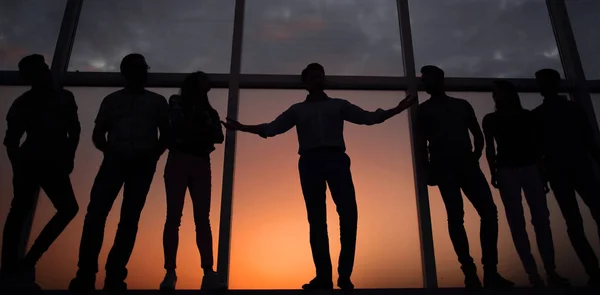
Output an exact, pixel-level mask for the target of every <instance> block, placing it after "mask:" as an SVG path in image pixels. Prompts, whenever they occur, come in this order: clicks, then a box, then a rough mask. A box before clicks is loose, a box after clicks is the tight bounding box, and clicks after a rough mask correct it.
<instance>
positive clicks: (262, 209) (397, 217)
mask: <svg viewBox="0 0 600 295" xmlns="http://www.w3.org/2000/svg"><path fill="white" fill-rule="evenodd" d="M329 95H331V96H334V97H342V98H345V99H347V100H349V101H351V102H352V103H355V104H357V105H359V106H361V107H363V108H365V109H367V110H375V109H377V108H379V107H382V108H391V107H394V106H395V105H397V103H398V101H399V100H400V99H401V98H402V97H404V93H403V92H375V91H373V92H370V91H330V92H329ZM304 97H305V92H304V91H296V90H243V91H242V93H241V101H240V120H241V121H242V122H245V123H248V124H255V123H261V122H265V121H268V120H272V119H274V118H275V117H276V116H277V115H279V114H280V113H281V112H283V111H284V110H286V109H287V108H288V107H289V106H291V105H292V104H293V103H296V102H299V101H301V100H304ZM345 138H346V144H347V149H348V151H347V152H348V155H349V156H350V158H351V159H352V172H353V179H354V185H355V188H356V195H357V202H358V212H359V213H358V215H359V219H358V239H357V252H356V261H355V267H354V272H353V280H354V283H355V284H356V286H357V288H394V287H396V288H397V287H405V288H409V287H413V288H420V287H422V272H421V255H420V253H421V252H420V251H421V250H420V243H419V234H418V223H417V210H416V208H417V207H416V198H415V190H414V180H413V170H412V160H411V146H410V137H409V129H408V118H407V115H406V113H403V114H401V115H399V116H398V117H396V118H393V119H390V120H389V121H388V122H385V123H383V124H381V125H376V126H370V127H365V126H357V125H353V124H350V123H347V124H346V126H345ZM297 149H298V142H297V136H296V134H295V132H294V131H293V130H290V131H288V132H287V133H286V134H283V135H280V136H277V137H275V138H271V139H268V140H264V139H262V138H260V137H258V136H253V135H248V134H243V133H240V134H238V150H237V155H236V171H235V172H236V175H235V187H234V202H233V203H234V208H233V227H232V231H233V233H232V249H231V273H230V288H232V289H298V288H300V286H302V284H304V283H306V282H308V281H309V280H310V279H312V278H313V277H314V275H315V269H314V265H313V260H312V256H311V251H310V246H309V227H308V221H307V217H306V207H305V204H304V199H303V196H302V192H301V188H300V180H299V175H298V158H299V156H298V154H297ZM327 208H328V209H327V219H328V221H329V227H328V228H329V240H330V248H331V257H332V262H333V269H334V272H335V273H334V278H335V277H337V272H336V271H335V270H336V269H337V259H338V255H339V251H340V243H339V227H338V225H339V222H338V215H337V213H336V211H335V205H334V204H333V201H332V200H331V196H330V195H329V193H328V196H327Z"/></svg>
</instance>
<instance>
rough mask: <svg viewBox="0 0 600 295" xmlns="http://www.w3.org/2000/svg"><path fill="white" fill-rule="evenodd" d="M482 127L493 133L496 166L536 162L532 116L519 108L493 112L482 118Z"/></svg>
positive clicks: (515, 165) (522, 164) (512, 165)
mask: <svg viewBox="0 0 600 295" xmlns="http://www.w3.org/2000/svg"><path fill="white" fill-rule="evenodd" d="M482 125H483V129H484V130H488V131H489V132H491V133H492V134H494V139H495V141H496V144H497V148H496V150H497V155H496V165H497V166H498V167H520V166H525V165H533V164H536V162H537V159H538V158H539V155H538V149H537V142H536V130H535V124H534V117H533V114H532V112H531V111H529V110H525V109H520V110H517V111H515V112H512V113H503V112H498V111H496V112H493V113H490V114H488V115H486V116H485V117H484V118H483V123H482Z"/></svg>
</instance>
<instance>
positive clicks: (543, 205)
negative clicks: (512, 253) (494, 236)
mask: <svg viewBox="0 0 600 295" xmlns="http://www.w3.org/2000/svg"><path fill="white" fill-rule="evenodd" d="M497 179H498V189H499V190H500V196H501V198H502V202H503V204H504V210H505V212H506V219H507V221H508V226H509V227H510V232H511V234H512V238H513V242H514V244H515V248H516V249H517V253H518V254H519V257H520V258H521V262H522V263H523V266H524V267H525V271H526V272H527V274H529V275H535V274H537V273H538V270H537V266H536V263H535V258H534V257H533V255H532V254H531V245H530V243H529V237H528V236H527V230H526V223H525V212H524V211H523V203H522V201H523V196H522V193H521V190H522V191H523V192H524V193H525V199H526V200H527V204H528V205H529V209H530V211H531V223H532V224H533V228H534V230H535V237H536V240H537V245H538V248H539V250H540V255H541V256H542V260H543V261H544V268H545V270H546V273H552V272H554V271H555V270H556V263H555V260H554V242H553V241H552V230H551V229H550V211H548V204H547V200H546V193H545V192H544V186H543V183H542V179H541V177H540V174H539V170H538V167H537V166H536V165H531V166H522V167H506V168H498V176H497Z"/></svg>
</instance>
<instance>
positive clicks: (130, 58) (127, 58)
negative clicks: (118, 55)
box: [121, 53, 146, 72]
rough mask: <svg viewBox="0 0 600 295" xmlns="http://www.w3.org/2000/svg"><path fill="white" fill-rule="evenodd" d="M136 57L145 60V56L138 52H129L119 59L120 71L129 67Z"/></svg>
mask: <svg viewBox="0 0 600 295" xmlns="http://www.w3.org/2000/svg"><path fill="white" fill-rule="evenodd" d="M136 59H143V60H146V58H145V57H144V56H143V55H141V54H139V53H130V54H128V55H126V56H125V57H124V58H123V60H121V72H123V70H124V69H127V68H129V67H130V66H131V65H132V64H133V63H134V61H135V60H136Z"/></svg>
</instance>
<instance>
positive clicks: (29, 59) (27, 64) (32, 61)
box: [19, 54, 46, 73]
mask: <svg viewBox="0 0 600 295" xmlns="http://www.w3.org/2000/svg"><path fill="white" fill-rule="evenodd" d="M45 63H46V60H45V59H44V56H43V55H41V54H31V55H28V56H26V57H24V58H22V59H21V61H19V71H20V72H21V73H28V72H29V71H30V70H31V69H33V68H35V67H36V66H38V65H40V64H45Z"/></svg>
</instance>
